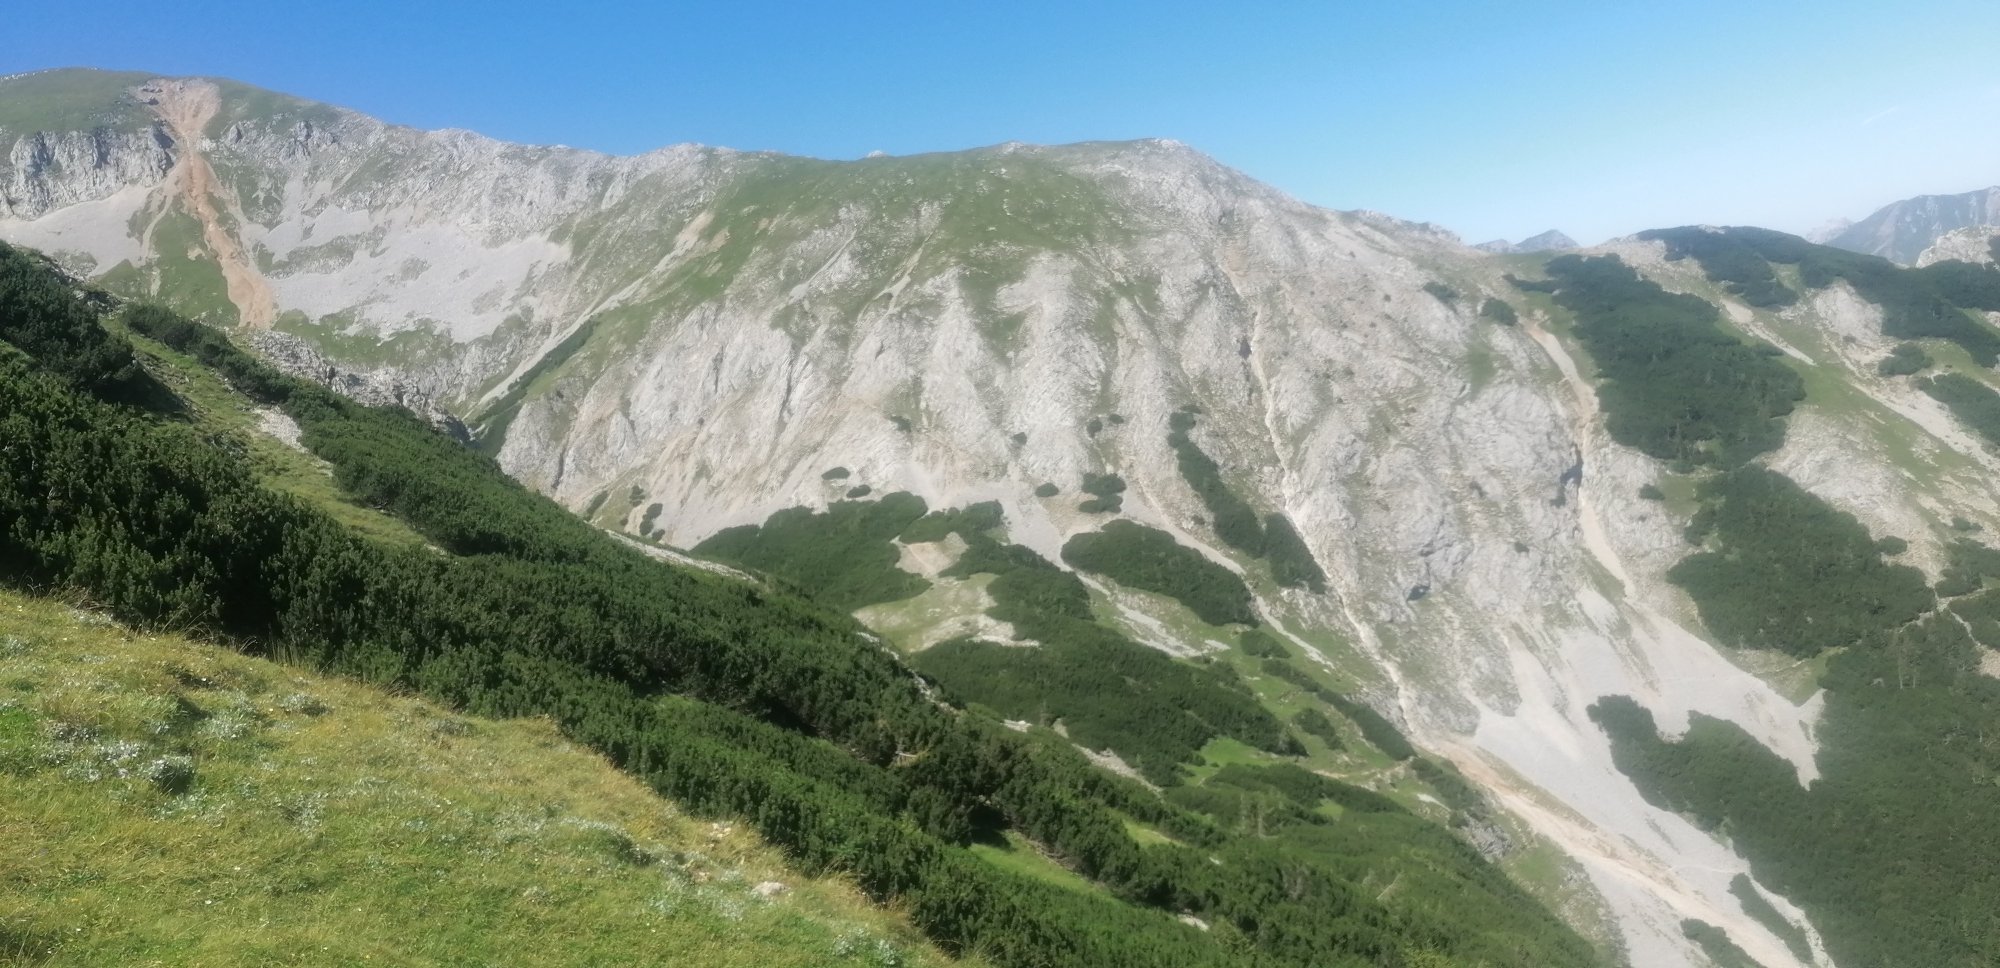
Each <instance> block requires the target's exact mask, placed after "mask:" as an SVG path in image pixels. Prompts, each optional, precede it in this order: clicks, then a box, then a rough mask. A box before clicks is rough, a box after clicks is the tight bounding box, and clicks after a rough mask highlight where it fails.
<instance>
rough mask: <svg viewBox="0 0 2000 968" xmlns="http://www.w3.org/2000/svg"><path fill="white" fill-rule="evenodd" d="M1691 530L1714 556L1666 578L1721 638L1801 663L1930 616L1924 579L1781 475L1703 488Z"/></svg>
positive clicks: (1752, 470) (1754, 473)
mask: <svg viewBox="0 0 2000 968" xmlns="http://www.w3.org/2000/svg"><path fill="white" fill-rule="evenodd" d="M1698 496H1699V499H1700V501H1701V509H1700V510H1699V511H1697V512H1696V513H1695V517H1694V521H1693V522H1692V523H1691V524H1689V526H1688V534H1689V536H1690V537H1691V538H1693V539H1695V540H1698V541H1709V542H1711V544H1710V546H1709V550H1705V551H1702V552H1699V553H1697V554H1694V555H1690V556H1689V557H1688V558H1686V559H1684V560H1682V561H1681V562H1680V563H1679V564H1677V565H1675V566H1674V567H1673V568H1672V569H1670V570H1669V571H1668V572H1667V578H1668V580H1670V581H1672V582H1673V583H1674V584H1676V585H1679V586H1681V587H1682V588H1685V589H1687V592H1688V595H1689V596H1690V597H1692V598H1693V599H1694V603H1695V607H1696V609H1697V610H1698V611H1699V612H1700V613H1701V618H1702V621H1703V622H1704V623H1705V624H1707V626H1708V628H1709V630H1710V631H1712V632H1714V633H1715V636H1716V638H1718V639H1719V640H1721V641H1722V642H1725V643H1727V644H1729V645H1733V646H1736V647H1738V648H1752V649H1774V650H1777V651H1781V652H1786V653H1789V654H1792V655H1797V656H1811V655H1817V654H1818V653H1819V652H1821V651H1822V650H1825V649H1830V648H1837V647H1840V646H1846V645H1853V644H1855V643H1857V642H1862V641H1864V640H1865V639H1868V638H1869V637H1870V636H1871V635H1872V634H1874V633H1877V632H1879V631H1880V630H1882V629H1884V628H1894V627H1896V626H1899V625H1902V624H1904V623H1906V622H1909V621H1911V620H1913V619H1915V618H1916V617H1917V616H1919V615H1921V614H1923V613H1924V612H1925V611H1927V610H1929V609H1930V607H1931V605H1932V603H1933V601H1934V599H1933V596H1932V595H1931V591H1930V589H1929V588H1927V587H1925V583H1924V577H1923V573H1922V572H1919V571H1917V570H1916V569H1914V568H1910V567H1906V566H1903V565H1891V564H1887V563H1885V562H1884V561H1883V560H1882V555H1881V552H1880V550H1878V549H1877V548H1876V546H1875V539H1874V538H1873V537H1872V536H1870V535H1869V533H1868V529H1867V528H1865V527H1863V526H1862V525H1861V522H1859V521H1857V520H1855V518H1854V516H1853V515H1851V514H1848V513H1846V512H1844V511H1840V510H1837V509H1835V508H1833V507H1831V506H1829V505H1828V504H1827V503H1826V502H1824V501H1822V500H1820V499H1819V498H1817V497H1814V496H1813V495H1812V494H1811V493H1809V492H1807V491H1806V490H1805V489H1804V488H1802V487H1799V486H1798V485H1797V484H1794V483H1792V481H1791V480H1790V479H1789V478H1787V477H1785V476H1784V475H1782V474H1779V473H1777V472H1775V471H1769V470H1765V469H1764V468H1761V467H1756V466H1750V467H1740V468H1737V469H1736V470H1733V471H1729V472H1727V473H1724V474H1720V475H1717V476H1716V477H1714V478H1712V479H1710V480H1708V481H1706V482H1704V483H1703V484H1702V485H1701V488H1700V490H1699V492H1698Z"/></svg>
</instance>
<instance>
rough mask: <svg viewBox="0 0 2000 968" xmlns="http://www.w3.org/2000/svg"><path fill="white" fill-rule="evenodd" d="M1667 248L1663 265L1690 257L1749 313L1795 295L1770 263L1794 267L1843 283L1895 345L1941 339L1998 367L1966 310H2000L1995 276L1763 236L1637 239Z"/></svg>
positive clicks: (1651, 235) (1999, 351)
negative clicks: (1877, 317)
mask: <svg viewBox="0 0 2000 968" xmlns="http://www.w3.org/2000/svg"><path fill="white" fill-rule="evenodd" d="M1639 237H1640V238H1643V239H1659V240H1661V241H1664V242H1665V243H1666V244H1667V255H1668V258H1674V259H1679V258H1686V257H1689V256H1692V257H1694V259H1695V260H1696V261H1697V262H1700V263H1701V268H1702V271H1703V272H1704V273H1706V274H1707V275H1708V277H1709V278H1710V279H1713V280H1715V281H1717V282H1721V283H1723V284H1724V285H1726V286H1727V287H1728V288H1729V289H1730V290H1731V291H1732V292H1735V293H1736V294H1737V295H1740V296H1742V297H1743V299H1744V301H1745V302H1748V303H1750V304H1751V305H1753V306H1783V305H1790V304H1791V303H1793V302H1796V301H1797V300H1798V294H1797V293H1795V292H1793V291H1792V290H1791V289H1789V288H1787V287H1786V286H1785V285H1784V284H1783V283H1782V282H1780V281H1778V279H1777V277H1776V276H1775V274H1773V273H1772V271H1771V263H1774V262H1775V263H1782V264H1785V265H1795V266H1798V268H1799V281H1800V282H1801V283H1802V284H1804V285H1805V286H1807V287H1810V288H1813V289H1822V288H1825V287H1827V286H1830V285H1832V284H1833V283H1834V282H1835V281H1841V280H1844V281H1845V282H1847V283H1848V284H1849V285H1851V286H1853V287H1854V291H1855V292H1857V293H1860V294H1861V297H1862V298H1863V299H1866V300H1868V301H1869V302H1872V303H1875V304H1876V305H1879V306H1881V307H1882V332H1883V334H1884V335H1887V336H1891V337H1895V338H1897V339H1927V338H1935V339H1946V340H1950V341H1952V342H1954V343H1957V344H1958V345H1960V346H1963V347H1965V351H1966V352H1967V353H1970V354H1972V358H1973V360H1975V361H1977V362H1978V363H1979V365H1980V366H1992V365H1994V363H1996V362H2000V333H1995V332H1994V331H1993V329H1992V327H1989V326H1987V325H1985V324H1984V323H1981V322H1978V321H1976V320H1974V319H1973V318H1972V317H1971V316H1968V315H1967V314H1966V313H1965V311H1964V310H1967V309H1976V310H1988V311H1992V310H2000V269H1996V268H1994V267H1993V266H1988V265H1971V264H1969V263H1964V262H1939V263H1936V264H1934V265H1929V266H1925V267H1923V268H1921V269H1906V268H1903V267H1902V266H1899V265H1896V264H1895V263H1893V262H1890V261H1889V260H1887V259H1884V258H1881V257H1879V256H1872V255H1862V254H1860V253H1857V252H1849V251H1847V250H1845V249H1835V248H1832V247H1830V246H1824V245H1814V244H1812V243H1810V242H1807V241H1806V240H1804V239H1801V238H1798V237H1797V236H1791V235H1786V234H1784V233H1782V232H1773V231H1770V230H1768V229H1754V228H1725V229H1721V230H1719V231H1709V230H1706V229H1700V228H1692V227H1690V228H1678V229H1661V230H1657V231H1652V232H1642V233H1640V234H1639Z"/></svg>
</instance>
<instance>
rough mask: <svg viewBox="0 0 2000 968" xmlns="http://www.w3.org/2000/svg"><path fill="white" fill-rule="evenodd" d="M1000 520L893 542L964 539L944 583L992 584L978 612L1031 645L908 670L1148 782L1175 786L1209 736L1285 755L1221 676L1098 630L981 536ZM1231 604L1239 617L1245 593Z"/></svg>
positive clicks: (1022, 555) (1029, 559)
mask: <svg viewBox="0 0 2000 968" xmlns="http://www.w3.org/2000/svg"><path fill="white" fill-rule="evenodd" d="M1001 520H1002V516H1001V510H1000V506H999V505H998V504H991V503H989V504H975V505H972V506H971V507H967V508H964V509H962V510H956V509H955V510H950V511H939V512H933V513H932V514H930V515H927V516H925V517H924V518H923V519H921V520H919V521H917V522H916V523H915V524H913V525H911V526H910V527H909V529H908V530H906V531H905V532H904V533H903V540H905V541H911V542H923V541H941V540H943V539H944V537H945V536H946V535H949V534H956V535H958V536H959V537H960V538H962V539H964V540H965V541H966V543H967V550H966V553H965V554H964V555H963V556H962V557H960V559H959V560H958V561H957V562H956V563H955V564H953V565H952V567H950V568H948V569H946V570H945V572H944V574H945V576H946V577H952V578H960V577H970V576H972V575H980V574H986V575H993V576H995V577H994V580H993V582H992V583H991V584H990V585H988V586H987V592H988V594H990V595H992V596H993V601H994V607H993V608H991V609H989V610H988V614H990V615H992V616H993V617H994V618H996V619H999V620H1001V621H1004V622H1008V623H1011V624H1012V625H1013V626H1014V628H1015V631H1016V632H1018V633H1019V634H1020V635H1022V636H1024V637H1027V638H1029V639H1033V640H1034V641H1035V642H1037V643H1039V644H1038V645H1037V646H1035V647H1032V648H1021V647H1017V646H1004V645H996V644H994V643H990V642H981V641H977V640H973V639H959V640H955V641H950V642H944V643H940V644H939V645H936V646H933V647H931V648H930V649H927V650H925V651H924V652H922V653H919V654H918V655H917V656H916V657H915V659H914V660H913V662H914V664H915V665H916V667H917V669H918V671H920V672H923V673H924V674H925V675H928V676H931V677H932V678H934V679H936V680H937V681H938V682H939V683H940V684H941V685H943V686H944V687H945V689H946V690H948V691H949V692H951V693H952V694H953V695H955V696H958V697H961V698H963V699H965V700H966V701H968V702H973V703H977V704H979V705H981V706H984V707H987V708H989V709H992V710H993V711H995V712H996V713H998V714H1000V715H1001V716H1003V717H1005V718H1007V719H1014V720H1021V721H1025V722H1029V723H1033V724H1036V725H1044V726H1053V725H1055V724H1056V723H1058V722H1060V723H1062V724H1063V727H1064V729H1065V730H1066V731H1067V732H1068V733H1069V736H1070V738H1071V739H1073V740H1075V741H1076V742H1078V743H1080V744H1082V745H1084V746H1086V747H1089V748H1091V749H1108V750H1112V751H1114V752H1116V753H1118V754H1119V755H1120V756H1122V757H1123V758H1124V759H1125V760H1126V761H1127V762H1128V763H1131V764H1132V765H1133V766H1134V767H1135V768H1137V769H1138V770H1140V771H1141V772H1143V773H1144V774H1146V776H1147V777H1149V778H1151V779H1153V780H1154V781H1155V782H1159V783H1172V782H1174V781H1175V780H1177V779H1178V777H1179V775H1180V773H1179V768H1180V765H1181V764H1183V763H1189V762H1192V761H1194V760H1195V759H1196V756H1197V754H1198V753H1199V752H1200V750H1201V748H1202V747H1203V746H1205V745H1207V744H1208V742H1209V741H1210V740H1212V739H1214V738H1216V737H1218V736H1227V737H1231V738H1234V739H1238V740H1241V741H1243V742H1245V743H1248V744H1250V745H1251V746H1255V747H1258V748H1260V749H1265V750H1268V751H1270V752H1274V753H1288V752H1296V749H1295V747H1294V745H1293V744H1292V743H1291V742H1290V741H1289V739H1288V737H1287V736H1286V735H1285V732H1284V729H1283V727H1282V726H1281V725H1280V724H1279V723H1278V721H1277V720H1276V719H1275V718H1273V717H1272V716H1271V714H1270V713H1268V712H1265V711H1264V709H1263V707H1261V706H1259V705H1258V704H1257V701H1256V699H1255V697H1253V696H1252V695H1250V693H1249V692H1248V691H1247V690H1245V689H1244V688H1243V686H1242V684H1241V683H1239V682H1237V681H1236V680H1235V679H1234V677H1232V676H1230V675H1228V670H1227V668H1226V667H1215V666H1209V665H1200V664H1194V663H1188V662H1178V661H1175V660H1174V659H1172V658H1169V657H1168V656H1167V655H1165V654H1164V653H1161V652H1158V651H1156V650H1153V649H1149V648H1146V647H1145V646H1142V645H1140V644H1138V643H1136V642H1133V641H1132V640H1130V639H1128V638H1126V637H1125V636H1123V635H1120V634H1119V633H1117V632H1115V631H1113V630H1111V629H1110V628H1107V627H1105V626H1104V625H1102V624H1100V623H1099V622H1097V620H1096V619H1095V617H1094V616H1093V614H1092V612H1091V604H1090V591H1089V589H1088V588H1086V587H1085V586H1084V584H1083V582H1082V580H1080V579H1078V578H1077V577H1076V576H1075V575H1074V574H1071V573H1069V572H1066V571H1063V570H1062V569H1060V568H1057V567H1056V566H1055V565H1053V564H1051V563H1049V562H1048V560H1046V559H1044V558H1042V557H1041V556H1040V555H1037V554H1036V553H1035V552H1033V551H1032V550H1030V549H1028V548H1025V547H1023V546H1021V545H1003V544H1001V543H1000V542H999V541H998V540H996V539H995V538H994V537H992V535H991V534H990V532H992V531H994V530H995V529H997V528H998V527H999V526H1000V524H1001ZM1128 526H1129V527H1137V525H1130V524H1129V522H1122V521H1117V522H1112V526H1111V529H1117V528H1122V527H1128ZM1111 529H1107V531H1108V530H1111ZM1154 533H1155V534H1159V532H1154ZM1161 537H1165V535H1161ZM1168 540H1169V542H1171V540H1172V539H1171V538H1169V539H1168ZM1176 547H1178V546H1176ZM1180 550H1181V551H1182V552H1185V553H1187V554H1195V553H1194V552H1192V551H1190V550H1188V549H1185V548H1182V549H1180ZM1197 557H1198V556H1197ZM1201 563H1202V564H1204V565H1207V566H1208V567H1211V568H1217V567H1219V566H1217V565H1214V564H1212V563H1210V562H1208V561H1207V560H1206V559H1203V560H1202V562H1201ZM1225 574H1226V572H1225ZM1229 577H1231V578H1234V577H1235V576H1233V575H1230V576H1229ZM1238 587H1239V588H1240V587H1241V585H1240V583H1239V585H1238ZM1243 595H1244V600H1243V603H1242V605H1243V607H1246V608H1247V601H1248V595H1249V593H1248V592H1247V591H1245V592H1244V593H1243Z"/></svg>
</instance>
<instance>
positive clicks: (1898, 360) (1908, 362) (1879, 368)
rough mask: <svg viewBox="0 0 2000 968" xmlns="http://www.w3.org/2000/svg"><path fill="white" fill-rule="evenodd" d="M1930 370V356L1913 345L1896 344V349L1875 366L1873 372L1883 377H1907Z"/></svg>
mask: <svg viewBox="0 0 2000 968" xmlns="http://www.w3.org/2000/svg"><path fill="white" fill-rule="evenodd" d="M1930 368H1931V355H1930V354H1929V353H1926V352H1924V348H1923V347H1921V346H1918V345H1917V344H1915V343H1897V344H1896V348H1895V349H1892V350H1890V351H1889V355H1888V356H1886V357H1883V359H1882V362H1880V363H1877V364H1875V372H1877V373H1880V374H1881V375H1883V376H1909V375H1910V374H1912V373H1921V372H1923V371H1925V370H1928V369H1930Z"/></svg>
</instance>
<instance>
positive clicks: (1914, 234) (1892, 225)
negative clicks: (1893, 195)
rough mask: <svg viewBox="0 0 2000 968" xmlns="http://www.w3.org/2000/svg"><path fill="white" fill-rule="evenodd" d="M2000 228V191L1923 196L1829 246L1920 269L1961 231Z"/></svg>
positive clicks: (1878, 214)
mask: <svg viewBox="0 0 2000 968" xmlns="http://www.w3.org/2000/svg"><path fill="white" fill-rule="evenodd" d="M1983 225H2000V186H1996V187H1994V188H1984V189H1980V190H1979V191H1975V192H1965V193H1963V194H1958V195H1919V196H1917V197H1916V198H1909V199H1904V200H1903V201H1900V202H1894V203H1891V204H1889V205H1885V206H1883V207H1882V208H1880V209H1878V210H1876V211H1875V213H1874V214H1872V215H1870V216H1868V217H1867V218H1864V219H1862V220H1861V221H1859V222H1856V223H1854V224H1853V225H1851V226H1848V227H1847V228H1846V229H1845V230H1844V231H1842V232H1840V233H1839V234H1837V235H1834V236H1832V237H1831V238H1829V239H1827V240H1826V244H1828V245H1832V246H1838V247H1840V248H1843V249H1848V250H1850V251H1854V252H1865V253H1868V254H1869V255H1879V256H1882V257H1883V258H1885V259H1888V260H1889V261H1891V262H1895V263H1899V264H1901V265H1906V266H1907V265H1915V264H1916V263H1917V259H1918V257H1919V256H1922V255H1923V253H1924V250H1926V249H1928V248H1930V247H1931V246H1932V245H1934V244H1936V243H1937V242H1938V240H1940V239H1942V238H1943V237H1944V236H1945V235H1947V234H1949V233H1951V232H1952V231H1954V230H1957V229H1966V228H1972V227H1976V226H1983Z"/></svg>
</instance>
